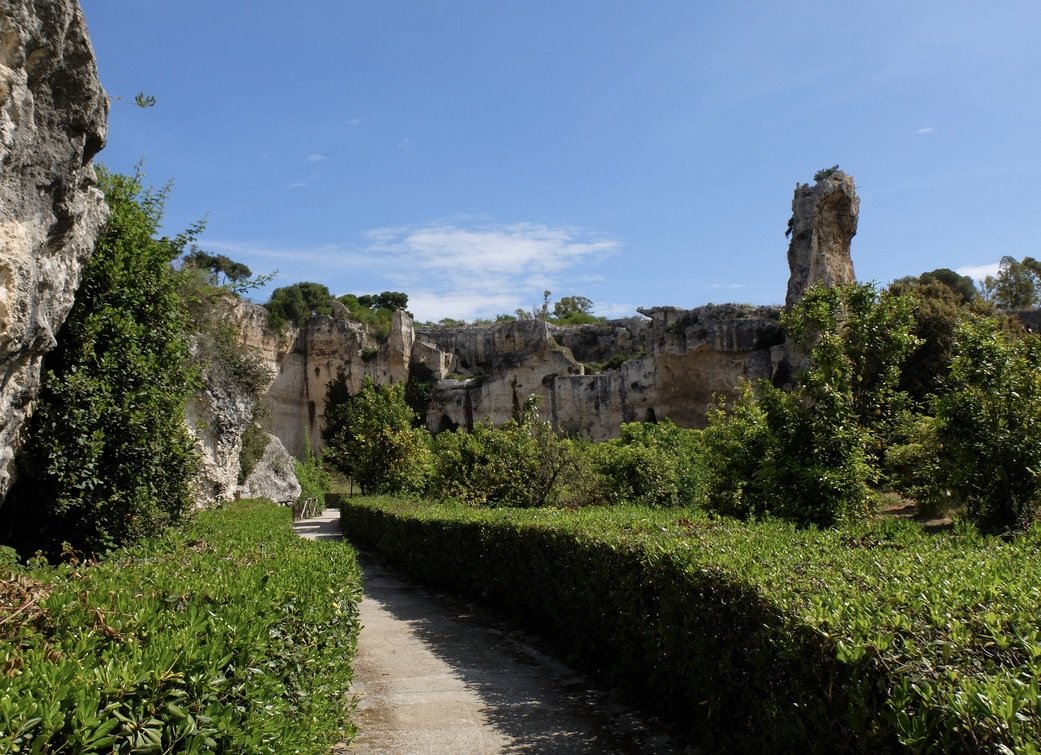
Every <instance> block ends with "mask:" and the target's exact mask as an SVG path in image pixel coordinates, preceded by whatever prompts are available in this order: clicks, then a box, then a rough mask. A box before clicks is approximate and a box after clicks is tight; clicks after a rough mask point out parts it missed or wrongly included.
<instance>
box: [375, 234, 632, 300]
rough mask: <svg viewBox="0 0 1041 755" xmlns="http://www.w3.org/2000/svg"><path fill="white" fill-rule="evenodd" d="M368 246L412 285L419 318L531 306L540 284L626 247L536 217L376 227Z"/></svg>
mask: <svg viewBox="0 0 1041 755" xmlns="http://www.w3.org/2000/svg"><path fill="white" fill-rule="evenodd" d="M366 238H367V241H368V245H367V250H366V251H367V253H368V254H372V255H374V256H375V257H376V258H378V259H380V260H381V261H382V262H381V268H384V269H387V270H390V271H393V272H391V273H390V274H389V275H388V277H389V278H390V279H391V280H392V281H393V282H394V283H395V284H396V285H398V286H400V287H401V289H402V290H404V291H407V292H409V295H410V307H412V306H413V304H412V303H413V302H415V304H414V308H413V311H414V312H415V313H416V315H417V316H418V317H419V318H420V319H440V318H441V317H446V316H451V317H457V318H465V319H470V318H473V317H478V316H485V317H487V316H490V315H493V314H496V313H498V312H512V311H513V310H514V309H517V308H524V309H528V308H529V307H531V306H532V304H537V303H540V302H541V301H542V291H543V290H546V289H549V290H554V289H558V290H559V289H560V288H561V287H567V288H571V287H572V286H571V285H569V284H570V278H571V271H572V270H576V269H577V270H579V271H580V272H581V273H582V274H584V273H586V272H587V271H586V268H587V266H589V265H591V264H594V263H595V262H597V261H598V260H600V259H602V258H603V257H604V256H606V255H609V254H612V253H614V252H616V251H618V250H619V249H620V248H621V244H620V242H618V241H616V240H614V239H606V238H602V237H598V236H595V235H593V234H590V233H588V232H584V231H580V230H577V229H573V228H566V227H564V228H561V227H550V226H545V225H541V224H537V223H516V224H512V225H498V226H495V225H484V226H480V227H460V226H457V225H450V224H445V225H442V224H439V225H427V226H419V227H406V228H377V229H373V230H371V231H369V232H368V233H367V234H366Z"/></svg>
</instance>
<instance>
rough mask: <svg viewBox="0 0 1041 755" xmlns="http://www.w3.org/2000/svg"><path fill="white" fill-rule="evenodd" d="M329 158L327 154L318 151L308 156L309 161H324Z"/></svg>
mask: <svg viewBox="0 0 1041 755" xmlns="http://www.w3.org/2000/svg"><path fill="white" fill-rule="evenodd" d="M328 159H329V158H327V157H326V156H325V155H323V154H320V153H318V152H314V153H312V154H310V155H308V156H307V162H309V163H320V162H324V161H325V160H328Z"/></svg>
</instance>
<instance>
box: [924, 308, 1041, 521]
mask: <svg viewBox="0 0 1041 755" xmlns="http://www.w3.org/2000/svg"><path fill="white" fill-rule="evenodd" d="M935 411H936V420H937V426H936V440H937V442H938V449H939V451H938V453H939V455H940V458H941V463H942V465H943V470H944V473H945V475H946V478H947V481H948V484H949V486H950V488H951V489H952V491H953V492H954V495H955V498H956V499H957V500H958V501H959V502H961V503H962V504H963V505H964V506H965V507H966V511H967V514H968V516H969V518H970V519H972V520H973V521H974V522H976V523H977V524H978V525H980V526H981V527H983V528H984V529H987V530H992V531H994V530H1006V529H1025V528H1026V527H1027V526H1028V525H1029V524H1030V522H1032V521H1033V520H1034V519H1035V518H1036V517H1037V516H1038V512H1039V507H1041V338H1038V337H1037V336H1034V335H1031V334H1026V333H1023V334H1011V333H1007V332H1005V331H1004V330H1003V329H1002V326H1001V323H1000V322H998V321H997V320H995V319H993V318H974V319H969V320H966V321H965V322H963V323H962V324H961V325H960V326H959V328H958V330H957V333H956V336H955V357H954V360H953V361H952V363H951V371H950V376H949V378H948V380H947V383H946V385H945V390H944V392H943V393H942V394H941V395H940V396H939V398H938V399H937V400H936V402H935Z"/></svg>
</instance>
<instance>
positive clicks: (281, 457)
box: [236, 434, 301, 503]
mask: <svg viewBox="0 0 1041 755" xmlns="http://www.w3.org/2000/svg"><path fill="white" fill-rule="evenodd" d="M300 490H301V488H300V483H299V482H297V479H296V472H295V471H294V464H293V457H292V456H290V455H289V452H288V451H286V448H285V446H283V445H282V442H281V441H280V440H279V439H278V438H276V437H275V436H274V435H271V434H268V443H267V446H266V447H265V448H264V455H263V456H261V457H260V460H259V461H258V462H257V465H256V466H255V467H253V471H252V472H250V474H249V477H247V478H246V481H245V482H244V483H243V484H242V485H241V486H240V487H239V489H238V490H237V491H236V496H237V497H238V498H269V499H270V500H272V501H278V502H280V503H285V502H288V501H295V500H296V499H297V498H299V497H300Z"/></svg>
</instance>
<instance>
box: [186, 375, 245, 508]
mask: <svg viewBox="0 0 1041 755" xmlns="http://www.w3.org/2000/svg"><path fill="white" fill-rule="evenodd" d="M254 408H255V402H254V399H253V397H252V396H247V395H244V394H243V393H242V392H241V391H240V390H238V389H236V387H235V385H234V384H233V383H231V382H229V381H226V380H222V379H221V378H220V376H219V375H213V374H207V375H205V376H204V387H203V389H202V390H201V391H199V392H198V393H196V394H195V396H193V397H192V399H191V400H190V401H189V402H188V404H187V406H185V420H186V421H187V424H188V430H189V432H190V433H191V434H192V436H193V437H194V438H195V447H196V449H197V450H198V451H199V471H198V473H197V474H196V476H195V493H196V500H197V501H198V503H199V504H202V505H205V504H209V503H215V502H218V501H227V500H231V499H232V498H234V497H235V488H236V487H238V481H239V480H238V476H239V455H240V454H241V452H242V433H243V432H244V431H245V429H246V426H247V425H248V424H249V423H250V422H251V421H252V420H253V413H254Z"/></svg>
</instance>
